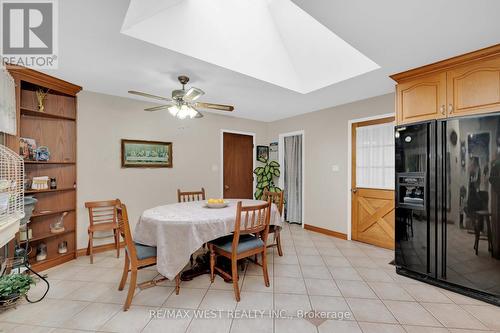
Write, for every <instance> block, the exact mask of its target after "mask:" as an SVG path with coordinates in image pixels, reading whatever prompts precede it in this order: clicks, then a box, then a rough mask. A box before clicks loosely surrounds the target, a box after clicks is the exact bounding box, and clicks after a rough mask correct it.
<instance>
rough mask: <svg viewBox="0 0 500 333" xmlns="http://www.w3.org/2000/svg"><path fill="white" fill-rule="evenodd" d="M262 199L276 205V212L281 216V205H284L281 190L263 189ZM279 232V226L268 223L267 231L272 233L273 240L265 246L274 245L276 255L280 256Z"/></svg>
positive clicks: (281, 252) (281, 253)
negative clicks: (270, 190) (276, 251)
mask: <svg viewBox="0 0 500 333" xmlns="http://www.w3.org/2000/svg"><path fill="white" fill-rule="evenodd" d="M262 200H265V201H267V200H271V203H274V204H275V205H276V207H278V212H279V213H280V216H283V207H284V200H283V192H269V191H268V190H265V191H264V194H263V195H262ZM280 232H281V227H280V226H277V225H269V233H270V234H273V233H274V242H273V243H272V244H269V245H268V246H267V247H275V246H276V247H277V248H278V255H279V256H280V257H282V256H283V250H282V249H281V237H280Z"/></svg>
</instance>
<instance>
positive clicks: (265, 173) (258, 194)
mask: <svg viewBox="0 0 500 333" xmlns="http://www.w3.org/2000/svg"><path fill="white" fill-rule="evenodd" d="M253 173H254V174H255V175H256V176H257V189H256V190H255V193H254V196H255V199H257V200H261V199H262V195H263V194H264V190H268V191H269V192H281V191H282V190H281V188H279V187H278V186H276V185H275V184H274V178H275V177H279V176H280V164H279V163H278V162H276V161H270V162H269V161H268V162H266V163H265V164H264V165H263V166H260V167H257V168H255V170H254V171H253Z"/></svg>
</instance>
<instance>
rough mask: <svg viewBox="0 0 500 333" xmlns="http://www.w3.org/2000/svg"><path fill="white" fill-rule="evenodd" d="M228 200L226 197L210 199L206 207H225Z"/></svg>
mask: <svg viewBox="0 0 500 333" xmlns="http://www.w3.org/2000/svg"><path fill="white" fill-rule="evenodd" d="M227 205H228V202H227V201H226V200H224V199H208V200H207V203H206V204H205V207H207V208H224V207H227Z"/></svg>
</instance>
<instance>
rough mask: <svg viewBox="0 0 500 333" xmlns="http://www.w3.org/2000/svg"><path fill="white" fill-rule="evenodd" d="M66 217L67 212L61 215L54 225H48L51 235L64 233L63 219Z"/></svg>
mask: <svg viewBox="0 0 500 333" xmlns="http://www.w3.org/2000/svg"><path fill="white" fill-rule="evenodd" d="M66 215H68V212H64V213H62V214H61V216H60V217H59V219H58V220H57V221H56V222H55V223H51V224H50V232H51V233H53V234H59V233H61V232H64V218H65V217H66Z"/></svg>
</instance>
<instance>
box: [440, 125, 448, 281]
mask: <svg viewBox="0 0 500 333" xmlns="http://www.w3.org/2000/svg"><path fill="white" fill-rule="evenodd" d="M446 125H447V123H446V122H442V127H441V138H442V139H441V140H442V145H441V147H440V149H441V155H442V163H441V170H442V177H441V184H442V185H441V189H442V193H441V205H440V213H441V277H442V278H444V279H446V256H447V255H446V243H447V241H448V240H447V221H448V215H447V210H448V207H447V196H448V182H447V179H448V170H447V169H446V166H447V162H448V160H447V147H448V142H447V137H446V133H447V128H446Z"/></svg>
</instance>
